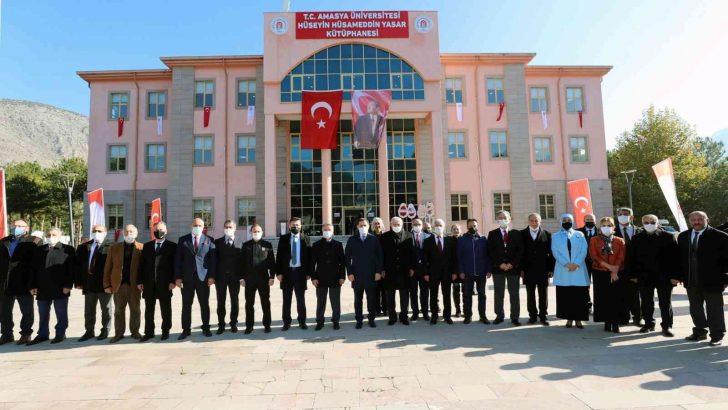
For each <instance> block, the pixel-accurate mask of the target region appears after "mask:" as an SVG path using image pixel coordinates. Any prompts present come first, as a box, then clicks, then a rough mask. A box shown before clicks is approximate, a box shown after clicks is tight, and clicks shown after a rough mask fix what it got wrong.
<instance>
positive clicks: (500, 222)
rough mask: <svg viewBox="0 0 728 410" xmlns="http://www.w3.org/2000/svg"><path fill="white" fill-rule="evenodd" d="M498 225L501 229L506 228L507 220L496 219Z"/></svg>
mask: <svg viewBox="0 0 728 410" xmlns="http://www.w3.org/2000/svg"><path fill="white" fill-rule="evenodd" d="M498 226H500V227H501V228H502V229H505V228H508V220H507V219H499V220H498Z"/></svg>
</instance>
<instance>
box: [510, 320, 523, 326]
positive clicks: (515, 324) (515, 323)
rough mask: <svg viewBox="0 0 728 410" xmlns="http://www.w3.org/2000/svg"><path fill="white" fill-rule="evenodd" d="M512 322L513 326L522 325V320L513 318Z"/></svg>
mask: <svg viewBox="0 0 728 410" xmlns="http://www.w3.org/2000/svg"><path fill="white" fill-rule="evenodd" d="M511 324H512V325H513V326H515V327H518V326H521V322H519V321H517V320H512V321H511Z"/></svg>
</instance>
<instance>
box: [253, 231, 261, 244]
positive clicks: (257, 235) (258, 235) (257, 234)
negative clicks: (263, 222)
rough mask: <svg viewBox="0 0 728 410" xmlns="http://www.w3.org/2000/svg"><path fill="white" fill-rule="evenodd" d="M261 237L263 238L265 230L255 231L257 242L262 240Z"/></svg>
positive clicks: (254, 236) (254, 235)
mask: <svg viewBox="0 0 728 410" xmlns="http://www.w3.org/2000/svg"><path fill="white" fill-rule="evenodd" d="M261 238H263V232H253V240H254V241H256V242H257V241H259V240H261Z"/></svg>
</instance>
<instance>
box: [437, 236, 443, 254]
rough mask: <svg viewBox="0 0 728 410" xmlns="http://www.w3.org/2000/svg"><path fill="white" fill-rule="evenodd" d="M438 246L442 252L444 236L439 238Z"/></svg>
mask: <svg viewBox="0 0 728 410" xmlns="http://www.w3.org/2000/svg"><path fill="white" fill-rule="evenodd" d="M437 247H438V248H439V249H440V254H442V238H439V237H438V238H437Z"/></svg>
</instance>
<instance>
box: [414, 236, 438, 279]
mask: <svg viewBox="0 0 728 410" xmlns="http://www.w3.org/2000/svg"><path fill="white" fill-rule="evenodd" d="M409 234H410V235H411V236H412V246H413V247H414V250H415V255H416V256H417V268H416V269H415V277H416V278H417V279H419V278H421V277H422V276H423V274H424V272H423V265H422V258H423V257H424V255H425V253H424V249H425V241H426V240H427V238H429V237H430V236H432V234H429V233H427V232H425V231H422V232H420V246H417V243H416V242H415V233H414V232H410V233H409Z"/></svg>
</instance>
